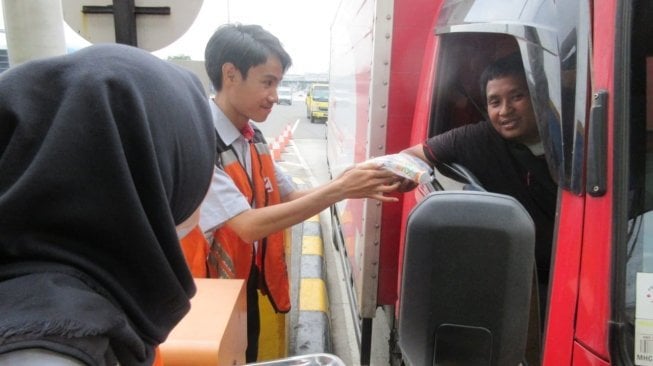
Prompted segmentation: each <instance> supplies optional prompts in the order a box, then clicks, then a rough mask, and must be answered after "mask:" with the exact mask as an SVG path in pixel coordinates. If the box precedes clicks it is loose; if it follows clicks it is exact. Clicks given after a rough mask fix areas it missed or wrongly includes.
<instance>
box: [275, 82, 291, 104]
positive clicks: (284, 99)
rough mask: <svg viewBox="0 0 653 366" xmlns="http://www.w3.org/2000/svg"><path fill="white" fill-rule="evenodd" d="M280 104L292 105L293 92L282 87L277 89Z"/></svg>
mask: <svg viewBox="0 0 653 366" xmlns="http://www.w3.org/2000/svg"><path fill="white" fill-rule="evenodd" d="M277 96H278V98H279V99H278V100H277V103H278V104H288V105H292V90H290V88H288V87H286V86H280V87H279V88H277Z"/></svg>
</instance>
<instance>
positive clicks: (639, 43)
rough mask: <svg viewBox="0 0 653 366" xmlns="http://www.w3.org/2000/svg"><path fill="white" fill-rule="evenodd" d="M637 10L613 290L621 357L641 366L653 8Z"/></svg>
mask: <svg viewBox="0 0 653 366" xmlns="http://www.w3.org/2000/svg"><path fill="white" fill-rule="evenodd" d="M639 4H640V5H642V6H641V7H639V8H637V9H636V10H635V11H633V17H634V22H633V23H632V24H634V25H633V28H632V30H629V31H631V32H632V33H631V34H632V37H633V39H632V43H631V50H630V62H631V67H630V69H631V75H630V80H629V81H630V88H629V93H630V98H624V99H625V100H628V101H629V104H628V105H627V106H626V109H627V111H628V115H629V120H630V131H629V133H628V143H629V149H628V150H627V151H628V154H629V156H628V170H629V172H628V174H627V176H628V177H629V178H628V181H626V182H623V184H622V186H623V188H622V192H621V194H620V195H618V196H617V198H616V200H617V201H618V202H616V204H617V205H621V207H622V211H621V212H623V214H624V215H625V216H626V217H625V218H621V220H623V221H625V222H626V224H625V225H622V226H621V228H622V229H621V230H619V232H618V238H619V239H618V242H617V243H616V245H617V246H618V248H619V249H618V250H619V253H618V254H617V258H618V259H617V263H616V268H618V270H617V271H619V269H625V272H626V274H625V284H624V283H623V282H622V281H623V278H620V276H621V273H622V272H621V273H620V272H618V274H617V280H616V284H615V286H614V288H618V287H621V289H622V290H621V291H624V289H625V296H623V294H619V293H618V294H617V299H623V303H622V304H617V309H620V311H621V312H622V313H619V312H620V311H619V310H618V313H617V314H616V318H617V319H618V321H619V322H623V323H625V327H623V329H624V334H621V336H622V337H623V339H624V340H625V343H624V344H625V346H624V348H625V349H620V350H619V351H621V352H620V353H621V354H622V355H623V357H624V358H628V359H630V360H631V362H633V363H635V364H640V363H639V362H637V360H642V359H648V358H649V357H653V339H652V338H651V337H650V336H648V334H650V332H651V330H652V329H653V328H652V327H651V326H650V324H651V319H653V314H651V312H650V305H649V304H650V302H651V301H653V300H651V299H652V298H653V108H651V106H653V46H651V42H649V41H648V38H647V37H646V34H647V33H642V32H651V31H653V27H652V26H651V25H650V23H651V22H650V16H651V15H653V4H650V3H649V2H644V1H643V2H640V3H639ZM643 5H646V6H643ZM647 15H648V17H647ZM648 34H650V33H648ZM617 219H618V220H619V218H617ZM617 227H620V226H617ZM620 260H624V261H625V265H623V264H622V263H619V262H620ZM622 296H623V297H622ZM649 296H650V297H649Z"/></svg>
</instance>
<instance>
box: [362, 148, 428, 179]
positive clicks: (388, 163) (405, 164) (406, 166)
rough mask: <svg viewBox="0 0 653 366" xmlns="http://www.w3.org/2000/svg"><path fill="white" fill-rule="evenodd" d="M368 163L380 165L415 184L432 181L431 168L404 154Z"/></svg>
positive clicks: (381, 157)
mask: <svg viewBox="0 0 653 366" xmlns="http://www.w3.org/2000/svg"><path fill="white" fill-rule="evenodd" d="M368 161H370V162H374V163H377V164H381V166H382V167H383V168H384V169H388V170H389V171H391V172H393V173H395V174H397V175H398V176H400V177H404V178H406V179H410V180H412V181H413V182H415V183H417V184H423V183H429V182H430V181H431V179H432V178H431V172H432V169H431V167H430V166H429V165H428V164H426V163H425V162H424V161H423V160H421V159H420V158H417V157H415V156H412V155H409V154H406V153H399V154H390V155H383V156H379V157H376V158H372V159H370V160H368Z"/></svg>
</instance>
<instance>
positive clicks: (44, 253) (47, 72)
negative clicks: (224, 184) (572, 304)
mask: <svg viewBox="0 0 653 366" xmlns="http://www.w3.org/2000/svg"><path fill="white" fill-rule="evenodd" d="M214 139H215V134H214V132H213V125H212V122H211V114H210V111H209V108H208V105H207V99H206V96H205V94H204V89H203V87H202V86H201V83H200V82H199V80H198V79H197V78H196V77H195V76H194V75H192V74H191V73H190V72H189V71H186V70H183V69H181V68H179V67H177V66H175V65H172V64H170V63H168V62H165V61H162V60H159V59H158V58H156V57H154V56H152V55H150V54H149V53H147V52H145V51H142V50H140V49H137V48H134V47H129V46H121V45H108V44H107V45H97V46H91V47H88V48H86V49H83V50H80V51H77V52H75V53H73V54H71V55H67V56H61V57H55V58H50V59H44V60H38V61H32V62H29V63H26V64H23V65H20V66H17V67H14V68H12V69H10V70H8V71H6V72H5V73H4V74H2V75H0V314H2V316H0V353H2V352H6V351H9V350H12V349H19V348H25V347H34V346H37V347H44V348H49V349H51V350H54V351H58V352H65V353H68V354H72V355H74V356H75V357H78V358H80V359H83V360H84V361H86V362H89V363H102V362H100V361H98V359H101V358H103V357H104V359H107V356H106V355H102V354H94V353H97V345H98V343H93V342H91V344H90V345H89V344H87V343H88V339H89V336H92V337H99V338H101V342H104V341H106V340H108V342H109V345H108V349H110V350H111V351H110V352H112V353H113V354H115V356H116V358H117V359H118V360H119V361H120V362H121V364H122V365H131V364H141V363H142V364H147V363H151V361H152V357H153V356H152V350H153V347H154V346H156V345H157V344H159V343H161V342H162V341H164V340H165V338H166V337H167V335H168V333H169V332H170V330H171V329H172V327H173V326H174V325H175V324H176V323H177V322H178V321H179V320H180V319H181V318H182V317H183V316H184V314H185V313H186V312H187V311H188V310H189V306H190V304H189V298H190V297H191V296H192V295H193V294H194V292H195V287H194V285H193V281H192V277H191V274H190V272H189V270H188V267H187V265H186V263H185V261H184V257H183V254H182V251H181V249H180V246H179V241H178V238H177V234H176V232H175V225H176V224H179V223H181V222H182V221H183V220H185V219H186V218H188V217H189V216H190V215H191V214H192V213H193V212H194V211H195V209H196V208H197V207H198V206H199V204H200V202H201V201H202V199H203V198H204V196H205V194H206V191H207V189H208V186H209V182H210V179H211V175H212V171H213V164H214V152H215V140H214ZM85 339H86V340H85ZM100 353H102V352H100ZM86 356H88V358H86Z"/></svg>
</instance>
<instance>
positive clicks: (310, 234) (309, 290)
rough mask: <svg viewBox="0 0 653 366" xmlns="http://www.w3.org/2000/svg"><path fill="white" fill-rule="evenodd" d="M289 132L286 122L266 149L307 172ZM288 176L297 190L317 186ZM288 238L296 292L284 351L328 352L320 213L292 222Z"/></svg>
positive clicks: (307, 179)
mask: <svg viewBox="0 0 653 366" xmlns="http://www.w3.org/2000/svg"><path fill="white" fill-rule="evenodd" d="M298 122H299V121H297V122H296V123H295V124H297V123H298ZM292 132H293V128H292V126H291V125H290V124H289V125H287V126H286V127H285V129H284V131H283V132H282V134H281V135H280V136H278V137H277V138H276V139H275V140H273V141H272V142H270V143H269V144H268V147H269V149H270V152H271V154H272V156H273V157H274V160H275V162H277V163H278V162H281V163H282V165H283V164H285V163H289V164H290V165H291V166H298V167H303V168H302V169H303V170H304V171H310V169H309V168H308V165H307V164H306V162H305V161H304V159H303V158H302V157H301V156H300V155H299V153H298V151H297V150H296V148H295V147H294V146H293V144H292V143H291V141H292ZM288 146H290V147H291V148H289V149H287V150H289V152H288V153H289V154H286V147H288ZM282 153H283V154H284V155H286V156H285V158H286V159H284V157H282V156H281V155H282ZM295 156H296V159H295ZM287 158H290V159H287ZM290 176H291V178H292V180H293V182H294V183H295V185H296V186H297V188H299V189H307V188H311V187H314V186H316V185H317V181H316V180H315V177H313V176H312V175H310V176H309V177H306V176H304V175H301V177H296V176H293V175H290ZM295 230H297V231H295ZM292 238H293V239H292V247H294V249H292V250H291V251H292V252H293V253H295V254H294V255H297V256H298V257H299V258H298V259H292V261H293V262H295V261H296V262H295V263H296V265H297V268H298V270H297V272H298V273H297V274H296V275H294V276H293V277H294V279H293V280H292V281H297V282H295V283H296V286H297V287H296V294H297V295H295V299H294V300H293V308H294V309H295V310H293V312H295V314H296V315H295V316H292V317H291V319H292V320H291V324H292V328H291V329H292V333H293V334H292V335H290V339H291V341H290V343H289V349H288V353H289V355H292V356H297V355H306V354H315V353H330V352H331V349H332V344H331V330H330V313H329V298H328V296H327V286H326V266H325V263H326V261H325V257H324V243H323V241H322V228H321V223H320V214H316V215H315V216H313V217H311V218H309V219H307V220H305V221H303V222H302V223H299V224H297V225H295V226H294V227H293V235H292ZM300 246H301V247H300Z"/></svg>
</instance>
